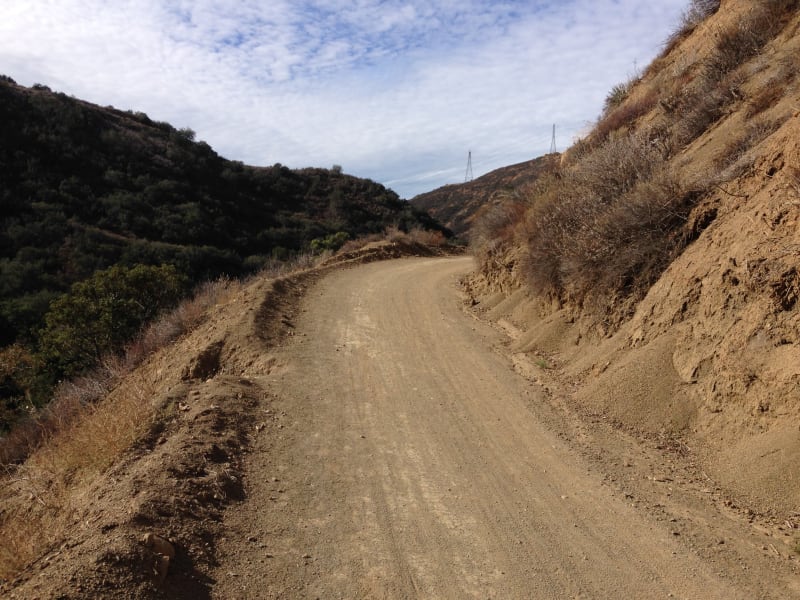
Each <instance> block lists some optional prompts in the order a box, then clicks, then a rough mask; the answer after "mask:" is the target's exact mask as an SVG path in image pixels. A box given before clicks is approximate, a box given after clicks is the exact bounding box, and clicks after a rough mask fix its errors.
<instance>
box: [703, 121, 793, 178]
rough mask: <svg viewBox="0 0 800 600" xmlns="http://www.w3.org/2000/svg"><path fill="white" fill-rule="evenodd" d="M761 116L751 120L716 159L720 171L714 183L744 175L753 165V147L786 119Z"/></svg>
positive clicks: (717, 169)
mask: <svg viewBox="0 0 800 600" xmlns="http://www.w3.org/2000/svg"><path fill="white" fill-rule="evenodd" d="M786 118H787V117H784V118H778V119H766V118H761V119H757V120H755V121H753V122H751V123H750V124H749V125H748V126H747V127H746V128H745V130H744V131H743V132H742V134H741V135H740V136H739V137H738V138H734V139H733V140H731V142H730V143H729V144H728V145H727V147H726V148H725V149H724V150H723V152H722V154H721V155H720V156H719V157H718V158H717V160H716V161H715V167H716V169H715V170H716V171H717V172H718V175H717V177H716V178H715V181H714V183H716V184H720V183H723V182H726V181H730V180H731V179H735V178H737V177H739V176H740V175H742V174H743V173H744V172H745V171H746V170H747V169H748V168H750V167H752V166H753V161H754V159H755V156H754V155H753V153H752V150H753V148H755V147H756V146H757V145H758V144H760V143H761V142H762V141H763V140H765V139H766V138H768V137H769V136H770V135H772V134H773V133H774V132H775V131H777V130H778V128H780V126H781V125H782V124H783V123H784V122H785V121H786Z"/></svg>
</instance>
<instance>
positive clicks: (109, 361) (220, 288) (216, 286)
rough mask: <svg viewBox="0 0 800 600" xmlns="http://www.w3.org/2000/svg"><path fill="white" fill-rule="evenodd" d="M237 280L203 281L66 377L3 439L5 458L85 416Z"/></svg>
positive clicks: (0, 453)
mask: <svg viewBox="0 0 800 600" xmlns="http://www.w3.org/2000/svg"><path fill="white" fill-rule="evenodd" d="M238 286H239V284H238V283H236V282H234V281H232V280H230V279H228V278H220V279H218V280H216V281H212V282H208V283H205V284H203V285H201V286H199V288H198V289H197V290H196V292H195V294H194V295H193V296H192V297H191V298H188V299H187V300H184V301H183V302H182V303H181V304H179V305H178V306H177V307H176V308H175V309H173V310H172V311H171V312H169V313H167V314H165V315H163V316H161V317H160V318H158V319H157V320H156V321H154V322H152V323H150V324H149V325H147V326H146V327H145V328H144V329H143V330H142V332H141V334H140V335H139V336H137V337H136V338H135V339H134V340H133V341H131V343H130V344H128V346H127V347H126V349H125V351H124V352H123V353H122V354H119V355H109V356H106V357H104V358H103V360H102V361H101V364H100V365H99V366H98V367H97V368H95V369H94V370H93V371H91V372H89V373H87V374H86V375H82V376H80V377H77V378H75V379H72V380H69V381H65V382H63V383H61V384H60V385H59V386H58V387H57V388H56V390H55V392H54V394H53V400H52V401H51V402H50V403H49V404H48V405H47V406H46V407H45V408H44V409H42V410H41V411H39V412H38V413H36V414H33V415H32V416H31V417H30V418H28V419H25V420H23V421H21V422H19V423H18V424H17V425H16V426H15V427H14V428H13V429H12V430H11V431H10V432H9V433H8V435H6V436H5V437H4V438H3V439H2V440H0V464H3V465H10V464H13V463H19V462H20V461H22V460H24V459H25V458H26V457H28V456H29V455H30V454H31V453H32V452H34V451H35V450H36V449H37V448H39V447H40V446H41V445H42V444H47V443H48V441H49V440H51V439H52V438H53V437H54V436H56V435H58V434H59V432H60V431H62V430H70V429H71V428H72V427H73V425H74V424H75V423H76V422H78V421H80V420H81V419H82V418H84V417H85V414H86V412H85V411H86V410H87V409H88V407H91V406H93V405H94V404H96V403H97V402H99V401H100V400H101V399H103V398H105V397H106V396H107V395H108V394H109V392H110V391H111V390H112V389H113V388H114V387H115V386H116V385H117V384H118V383H119V382H120V381H121V380H122V379H123V378H124V377H125V376H126V375H128V374H129V373H130V372H131V371H133V369H135V368H136V367H137V366H138V365H140V364H141V363H142V362H144V360H145V359H146V358H147V357H148V356H150V355H151V354H152V353H153V352H155V351H157V350H159V349H161V348H163V347H165V346H167V345H168V344H170V343H172V342H173V341H175V340H176V339H177V338H178V337H180V336H181V335H183V334H184V333H186V332H188V331H191V330H192V329H194V328H195V327H197V326H198V325H199V324H200V323H202V321H203V320H204V319H205V316H206V315H207V313H208V310H209V309H210V308H211V307H213V306H215V305H217V304H219V303H220V302H223V301H224V299H225V298H226V297H229V296H230V295H232V294H233V293H234V292H235V290H236V289H238Z"/></svg>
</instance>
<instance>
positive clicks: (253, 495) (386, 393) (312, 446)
mask: <svg viewBox="0 0 800 600" xmlns="http://www.w3.org/2000/svg"><path fill="white" fill-rule="evenodd" d="M470 267H471V261H470V259H468V258H456V259H446V260H442V259H433V260H425V259H409V260H402V261H392V262H388V263H378V264H374V265H370V266H368V267H362V268H358V269H354V270H346V271H339V272H336V273H334V274H332V275H330V276H328V277H326V278H325V279H324V280H322V281H321V282H319V283H318V284H317V285H316V286H315V287H313V288H312V289H311V290H310V292H309V294H308V295H307V296H306V298H305V300H304V301H303V303H302V305H301V306H302V309H301V313H300V315H299V316H298V318H297V320H296V327H297V329H296V333H295V335H294V336H293V337H292V338H291V340H288V343H287V344H285V345H284V346H283V347H282V348H281V349H280V351H279V352H277V353H276V354H275V358H276V363H275V366H274V368H273V370H272V371H271V373H270V375H269V376H266V377H263V378H261V379H260V381H259V385H261V386H263V388H264V389H265V390H267V395H268V397H269V398H271V400H270V402H269V403H268V404H265V405H263V407H262V410H270V411H277V412H278V413H279V414H281V415H284V416H283V418H282V420H281V424H282V425H283V427H282V428H280V429H279V430H277V431H269V432H267V434H265V435H260V436H259V437H258V439H257V442H256V447H255V451H254V452H253V453H252V454H251V455H249V457H248V461H247V466H246V472H247V473H249V476H248V477H247V478H246V490H247V499H246V500H245V502H244V503H243V504H241V505H240V506H238V507H237V509H236V510H233V511H229V512H228V513H227V514H226V518H225V522H224V524H225V528H226V530H227V533H226V538H225V540H223V541H222V543H221V544H220V546H219V556H220V558H221V561H222V563H221V565H220V566H219V568H218V569H217V570H216V571H215V573H214V574H213V575H212V578H213V579H214V580H215V585H214V586H213V589H212V597H215V598H230V597H237V598H299V597H304V598H305V597H310V598H328V597H334V598H465V597H483V598H487V597H488V598H520V597H542V598H544V597H547V598H555V597H583V598H598V597H636V598H645V597H647V598H657V597H664V598H667V597H681V598H715V597H719V598H723V597H724V598H791V597H797V596H798V595H799V594H800V589H799V588H798V587H797V585H796V581H795V577H794V571H793V568H794V564H795V563H794V560H793V559H791V558H789V557H788V556H787V555H786V554H785V552H783V553H781V556H780V557H778V556H777V554H774V553H773V552H772V549H771V547H770V546H774V542H775V540H774V539H773V538H770V537H768V536H767V535H766V534H765V533H763V532H760V531H759V530H758V529H757V528H755V527H754V526H753V525H751V524H750V523H748V521H747V520H746V519H742V518H741V517H740V516H739V515H738V514H737V513H736V511H734V510H724V509H722V508H721V507H719V506H717V505H715V504H714V502H713V501H712V500H711V496H712V495H713V491H712V492H711V493H708V494H706V493H705V491H704V490H703V489H700V488H701V485H702V481H700V480H699V479H696V477H698V476H697V475H695V474H693V471H692V465H691V462H690V460H689V459H687V458H686V457H685V456H682V451H681V448H680V447H673V446H670V445H669V442H668V441H665V442H664V444H665V445H662V447H661V448H658V447H649V446H642V445H640V444H639V443H637V442H636V441H634V439H633V438H630V437H628V436H625V435H622V434H620V433H619V432H618V431H617V430H615V429H614V428H612V427H609V426H607V424H606V423H604V422H603V421H602V420H600V419H599V420H597V422H592V420H591V419H588V420H587V419H584V418H581V417H580V416H579V415H577V414H576V413H574V412H572V411H571V410H570V408H569V406H568V404H567V402H566V400H565V398H566V397H567V392H568V391H569V390H568V388H566V387H564V382H563V381H562V380H561V378H560V377H552V376H550V375H549V374H548V375H546V376H545V377H540V376H539V375H538V374H536V370H537V367H536V365H529V366H528V367H525V366H524V365H518V370H522V371H525V370H526V369H527V371H528V375H530V377H524V376H521V375H520V373H518V372H517V371H515V369H514V367H513V365H512V361H511V360H509V358H510V355H509V354H508V353H507V348H508V341H507V340H508V338H507V337H506V336H505V334H502V333H499V332H498V331H496V330H495V329H493V328H491V327H488V326H487V325H485V324H483V323H482V322H480V321H478V320H476V319H474V318H470V316H469V314H466V313H465V307H468V306H470V305H471V302H468V301H467V298H466V297H465V296H463V295H462V294H461V293H459V291H458V289H457V287H456V281H457V279H458V277H459V276H461V275H462V274H463V273H464V272H465V271H467V270H468V269H469V268H470ZM548 373H549V371H548ZM265 414H266V413H265ZM762 545H763V546H764V547H766V548H767V551H766V552H764V551H762V549H761V546H762Z"/></svg>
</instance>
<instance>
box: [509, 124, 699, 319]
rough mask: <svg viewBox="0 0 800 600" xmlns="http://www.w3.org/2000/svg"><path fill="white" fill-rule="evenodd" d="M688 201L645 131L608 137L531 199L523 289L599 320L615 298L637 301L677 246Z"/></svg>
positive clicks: (688, 195)
mask: <svg viewBox="0 0 800 600" xmlns="http://www.w3.org/2000/svg"><path fill="white" fill-rule="evenodd" d="M695 199H696V198H695V196H694V195H693V194H691V193H688V192H687V191H685V190H684V189H683V187H682V186H681V185H680V183H679V181H678V179H677V178H676V176H675V175H674V174H673V172H672V171H671V170H670V169H668V168H667V166H666V160H665V158H664V155H663V154H662V151H661V150H660V149H659V148H658V147H657V145H656V144H654V142H653V140H652V139H651V137H650V136H649V135H648V134H647V133H645V134H640V135H628V136H623V137H619V138H612V139H610V140H609V141H607V142H606V144H604V145H603V146H601V147H600V148H598V149H597V150H595V151H594V152H592V153H589V154H587V155H586V156H584V157H583V158H582V159H581V160H580V161H579V162H578V163H577V164H575V165H574V166H573V167H571V168H570V169H569V170H568V171H565V172H563V173H562V175H561V177H560V178H558V179H556V180H553V181H552V182H551V184H550V186H549V187H548V188H546V189H543V190H540V193H539V194H538V196H537V197H536V198H534V199H533V200H532V209H531V210H530V211H529V212H528V213H527V216H526V223H525V227H524V231H525V236H526V238H527V247H528V258H527V260H526V264H525V267H524V271H525V274H526V276H527V278H528V281H529V283H530V285H531V287H532V288H533V289H535V290H537V292H539V293H541V294H543V295H548V296H551V297H557V298H559V299H561V300H565V301H569V302H572V303H575V304H577V305H579V306H582V307H584V309H586V310H587V311H590V312H593V313H596V314H597V313H603V314H602V316H603V318H604V319H606V318H607V317H608V316H609V315H608V313H609V312H612V311H615V310H618V307H617V306H614V303H619V301H620V299H623V300H626V301H629V300H636V299H638V298H640V297H641V296H643V294H644V293H645V292H646V290H647V289H648V287H649V286H650V285H651V284H652V282H653V281H654V280H655V279H656V278H657V277H658V276H659V275H660V274H661V272H662V271H663V269H664V268H665V267H666V265H667V264H669V261H670V260H672V258H674V255H675V252H679V251H680V250H681V249H682V247H683V244H684V242H682V241H681V240H682V234H681V229H682V227H683V226H684V224H685V222H686V219H687V216H688V214H689V211H690V210H691V208H692V206H693V204H694V200H695ZM628 304H630V302H628ZM615 316H616V318H617V320H619V318H622V317H624V316H626V315H619V314H618V315H615Z"/></svg>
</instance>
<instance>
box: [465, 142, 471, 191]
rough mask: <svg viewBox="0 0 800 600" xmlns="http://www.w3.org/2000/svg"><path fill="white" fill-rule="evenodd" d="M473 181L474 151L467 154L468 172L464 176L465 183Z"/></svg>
mask: <svg viewBox="0 0 800 600" xmlns="http://www.w3.org/2000/svg"><path fill="white" fill-rule="evenodd" d="M470 181H472V150H470V151H469V154H467V172H466V174H465V175H464V183H469V182H470Z"/></svg>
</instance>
